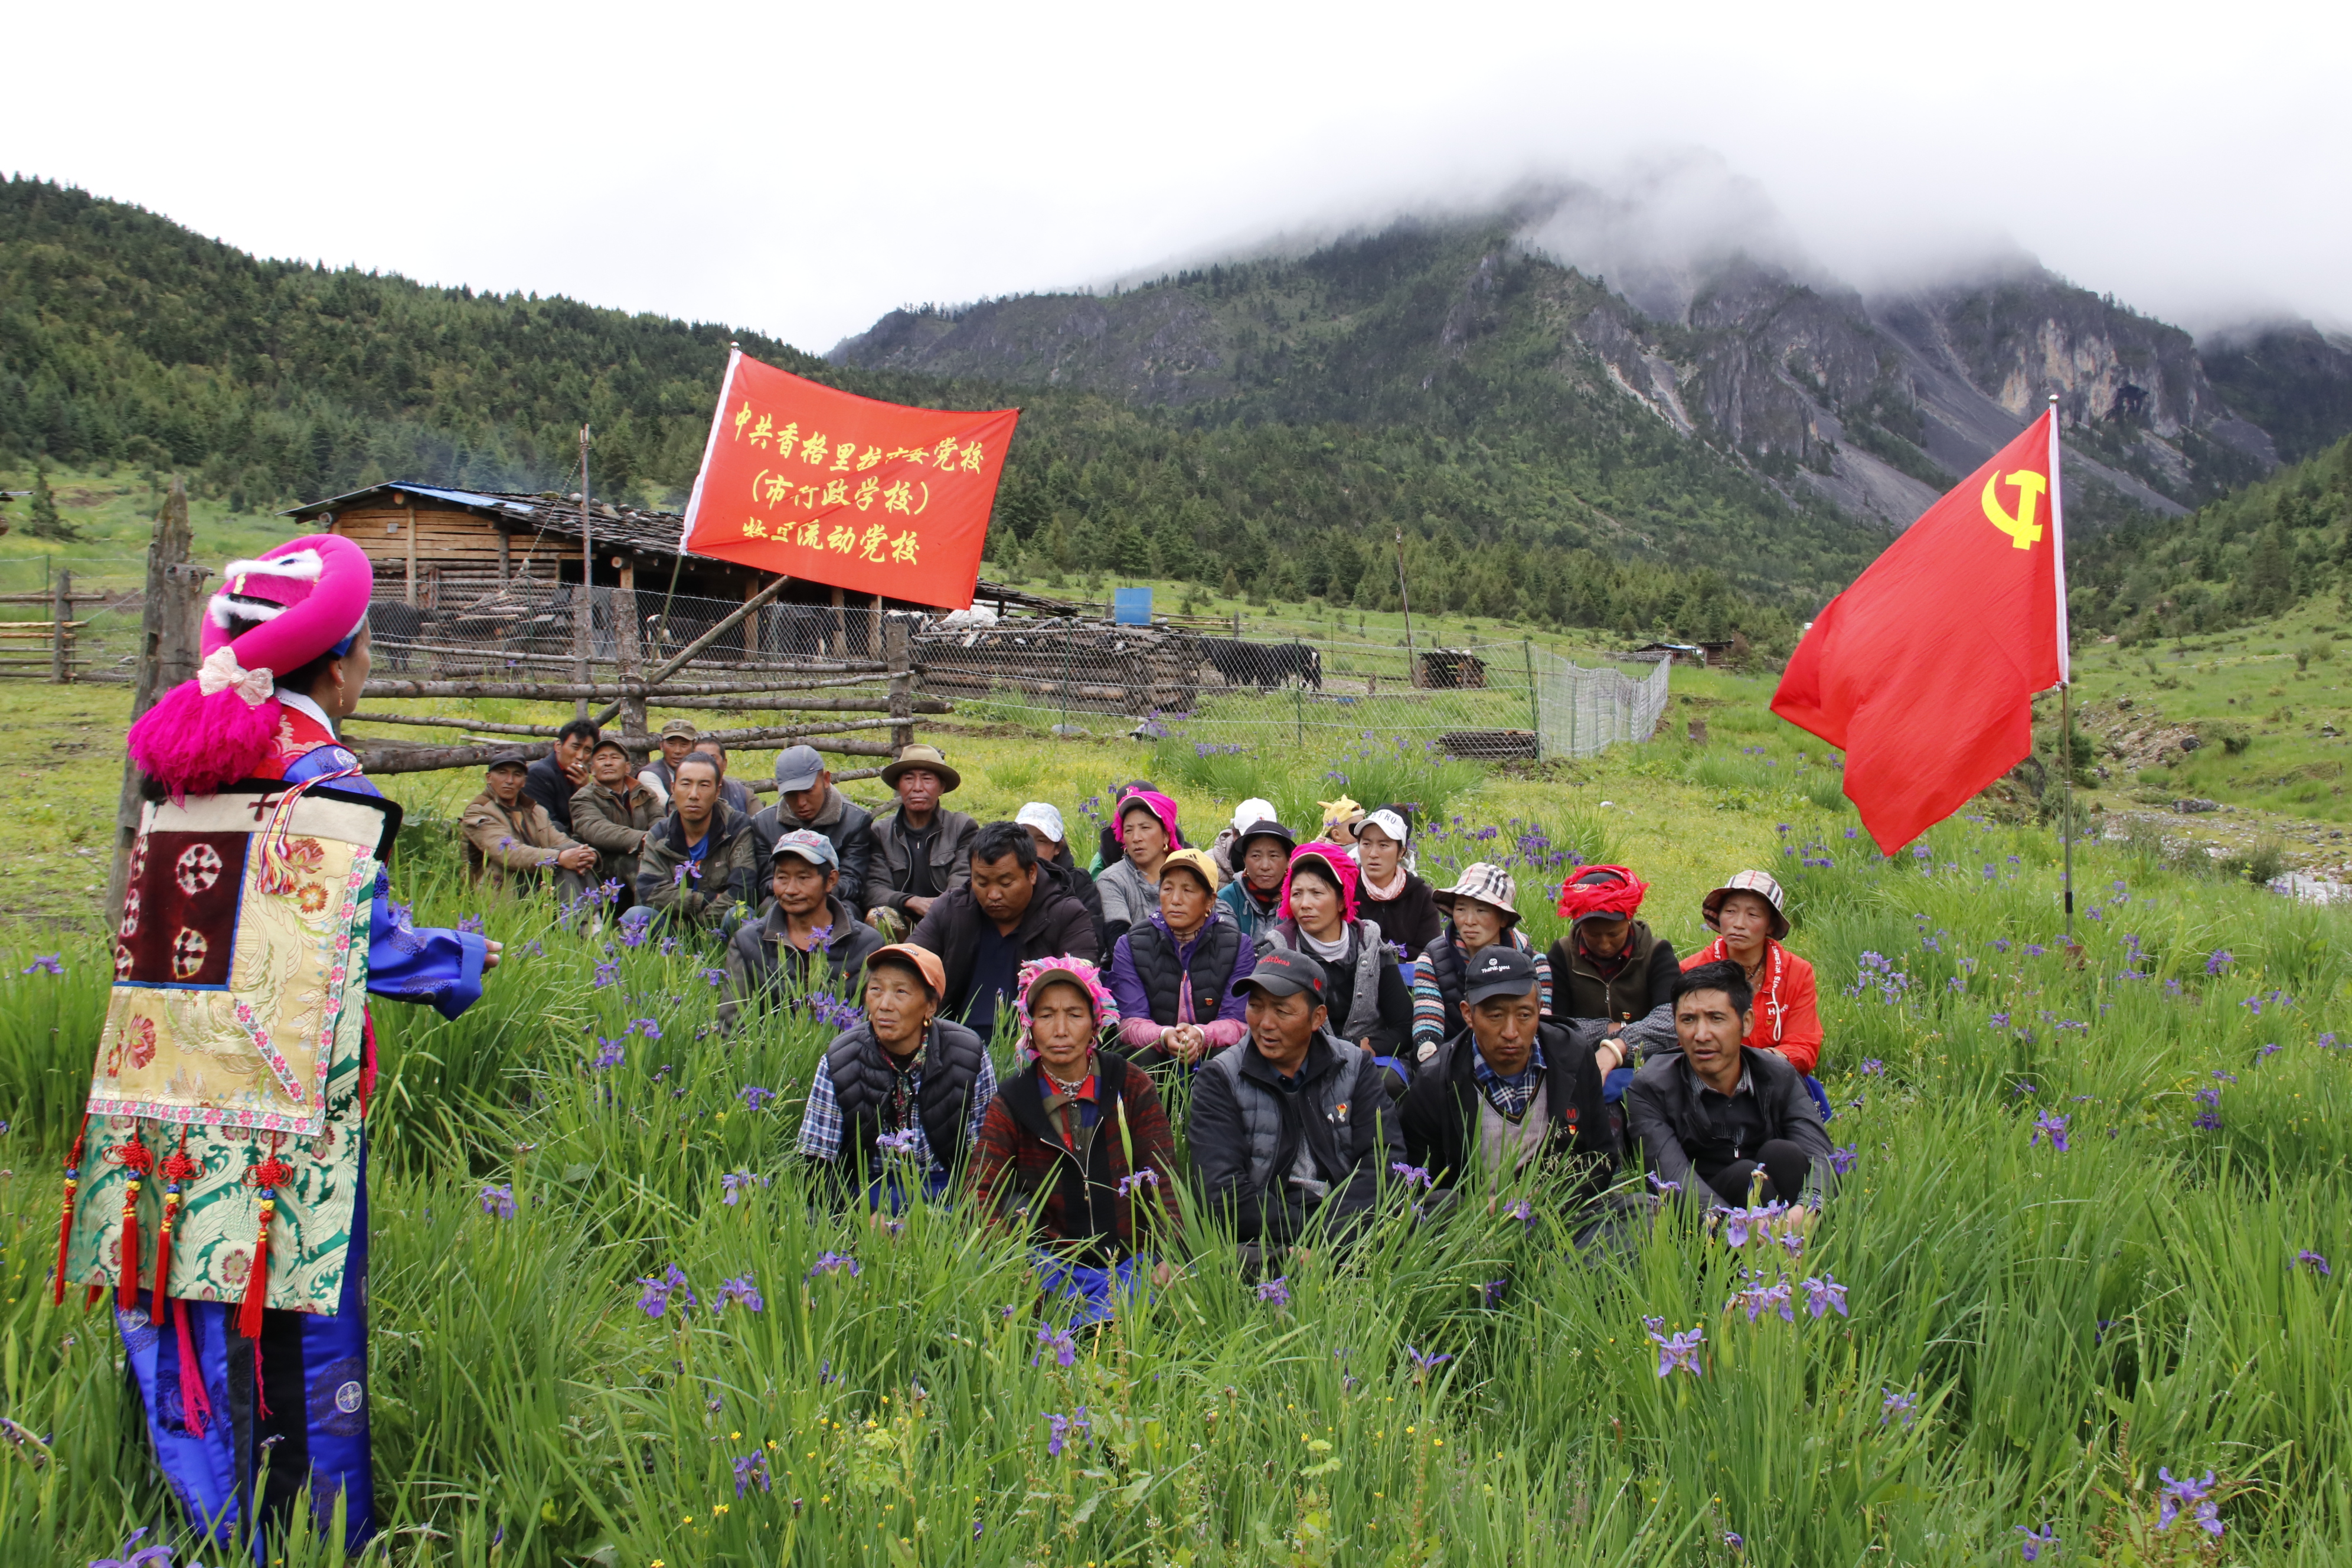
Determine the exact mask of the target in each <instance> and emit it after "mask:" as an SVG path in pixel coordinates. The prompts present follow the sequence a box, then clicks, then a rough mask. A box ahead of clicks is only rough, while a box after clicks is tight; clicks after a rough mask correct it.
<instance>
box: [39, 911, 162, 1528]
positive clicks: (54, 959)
mask: <svg viewBox="0 0 2352 1568" xmlns="http://www.w3.org/2000/svg"><path fill="white" fill-rule="evenodd" d="M60 956H61V955H60V954H58V953H54V952H45V953H43V954H41V955H40V956H39V957H38V958H36V959H35V960H33V962H32V963H28V964H26V965H25V967H24V968H22V969H20V970H18V971H17V972H16V973H19V974H63V973H65V972H66V966H65V965H64V964H63V963H60V962H58V960H59V958H60ZM142 1532H143V1531H142ZM138 1539H139V1537H138V1536H136V1535H134V1536H132V1537H131V1541H136V1540H138ZM130 1544H131V1542H123V1545H124V1546H125V1547H126V1548H128V1547H129V1545H130ZM147 1550H148V1551H150V1552H156V1551H161V1550H163V1549H162V1548H160V1547H153V1546H151V1547H149V1548H148V1549H147Z"/></svg>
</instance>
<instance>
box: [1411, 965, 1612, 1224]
mask: <svg viewBox="0 0 2352 1568" xmlns="http://www.w3.org/2000/svg"><path fill="white" fill-rule="evenodd" d="M1462 999H1463V1011H1464V1012H1465V1014H1467V1015H1468V1016H1469V1019H1470V1026H1469V1027H1468V1028H1467V1029H1465V1030H1463V1031H1462V1032H1461V1033H1460V1034H1458V1035H1456V1036H1454V1037H1453V1038H1452V1039H1450V1040H1447V1041H1446V1042H1445V1043H1444V1044H1443V1045H1441V1046H1440V1047H1438V1048H1437V1050H1436V1051H1435V1052H1434V1053H1433V1055H1432V1056H1431V1057H1430V1058H1428V1059H1427V1060H1425V1061H1423V1063H1422V1064H1421V1066H1420V1068H1418V1069H1417V1070H1416V1071H1415V1072H1414V1074H1413V1079H1412V1087H1411V1088H1410V1089H1407V1090H1406V1091H1405V1097H1404V1101H1403V1104H1402V1107H1401V1110H1402V1121H1403V1124H1404V1146H1405V1159H1406V1160H1407V1161H1408V1162H1409V1163H1412V1164H1414V1165H1417V1166H1421V1167H1423V1168H1424V1169H1426V1170H1427V1171H1428V1172H1429V1174H1430V1179H1431V1181H1432V1182H1433V1184H1436V1185H1438V1186H1451V1185H1453V1184H1456V1183H1458V1182H1460V1181H1462V1180H1463V1179H1464V1178H1465V1176H1466V1174H1467V1173H1468V1172H1469V1170H1470V1168H1471V1164H1472V1162H1473V1161H1474V1159H1475V1163H1477V1165H1478V1166H1480V1167H1481V1168H1483V1170H1484V1171H1485V1173H1486V1174H1487V1175H1488V1176H1494V1177H1500V1178H1503V1179H1507V1178H1508V1177H1509V1176H1510V1174H1511V1173H1513V1172H1516V1171H1517V1170H1518V1169H1519V1168H1520V1167H1521V1166H1523V1165H1526V1164H1528V1163H1529V1162H1539V1163H1543V1164H1545V1165H1546V1166H1547V1167H1553V1166H1556V1167H1557V1168H1558V1171H1557V1179H1558V1180H1559V1182H1561V1183H1562V1184H1563V1185H1562V1186H1561V1188H1560V1190H1559V1195H1560V1196H1562V1197H1564V1198H1566V1199H1568V1200H1569V1202H1570V1205H1571V1206H1581V1205H1583V1204H1584V1203H1587V1202H1589V1201H1591V1199H1593V1198H1595V1197H1597V1196H1599V1194H1601V1191H1602V1190H1603V1189H1604V1188H1606V1187H1607V1186H1608V1184H1609V1181H1610V1178H1611V1176H1612V1174H1613V1173H1614V1172H1615V1169H1616V1164H1617V1145H1616V1139H1615V1136H1614V1135H1613V1134H1612V1132H1611V1131H1610V1126H1609V1116H1608V1110H1607V1108H1606V1107H1605V1106H1604V1105H1603V1104H1602V1103H1601V1069H1600V1066H1599V1064H1598V1063H1597V1062H1596V1061H1595V1060H1594V1059H1593V1049H1592V1047H1591V1045H1590V1044H1580V1043H1579V1042H1578V1041H1577V1040H1576V1039H1575V1038H1574V1037H1572V1036H1571V1034H1570V1031H1569V1030H1568V1029H1566V1028H1563V1027H1561V1026H1558V1025H1554V1024H1549V1023H1546V1022H1544V1020H1543V990H1542V979H1541V976H1540V975H1539V974H1538V972H1537V968H1536V961H1535V958H1534V956H1533V955H1532V954H1530V953H1527V952H1520V951H1519V950H1518V949H1517V948H1514V947H1509V946H1507V945H1504V944H1501V943H1497V944H1496V945H1494V946H1491V947H1488V948H1486V949H1484V950H1482V951H1481V952H1478V953H1477V954H1476V955H1475V957H1473V958H1472V959H1471V961H1470V963H1469V966H1468V969H1467V971H1466V973H1465V975H1464V983H1463V998H1462Z"/></svg>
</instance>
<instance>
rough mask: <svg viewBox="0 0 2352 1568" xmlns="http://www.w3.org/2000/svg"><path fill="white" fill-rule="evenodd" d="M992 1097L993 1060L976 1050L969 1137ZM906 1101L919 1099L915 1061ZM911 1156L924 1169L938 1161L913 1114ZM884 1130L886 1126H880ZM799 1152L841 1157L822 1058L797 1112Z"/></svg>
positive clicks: (828, 1159) (834, 1103)
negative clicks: (977, 1064) (976, 1072)
mask: <svg viewBox="0 0 2352 1568" xmlns="http://www.w3.org/2000/svg"><path fill="white" fill-rule="evenodd" d="M995 1098H996V1064H995V1063H994V1062H992V1061H991V1060H989V1058H988V1053H987V1052H986V1051H982V1052H981V1054H980V1078H979V1079H978V1081H976V1082H975V1083H973V1085H972V1086H971V1141H972V1142H975V1143H977V1142H979V1141H980V1124H981V1122H982V1121H983V1120H985V1119H986V1117H987V1115H988V1102H989V1101H990V1100H994V1099H995ZM907 1101H908V1104H910V1105H920V1104H921V1103H922V1102H923V1069H922V1068H921V1067H920V1066H917V1067H916V1068H915V1069H914V1070H913V1071H912V1072H910V1073H908V1075H907ZM912 1126H913V1129H914V1133H915V1155H914V1157H915V1160H916V1162H917V1163H918V1164H919V1166H920V1167H921V1168H922V1169H924V1170H929V1169H930V1168H931V1167H932V1166H933V1165H935V1164H936V1163H938V1162H936V1161H934V1160H933V1159H932V1158H931V1141H930V1139H929V1136H928V1135H926V1134H925V1133H924V1131H923V1119H922V1118H921V1117H919V1116H918V1117H916V1118H914V1120H913V1122H912ZM884 1131H890V1129H887V1128H886V1129H884ZM800 1152H802V1153H803V1154H804V1155H806V1156H807V1157H808V1158H810V1159H812V1160H823V1161H824V1162H825V1163H828V1164H830V1163H832V1162H834V1161H835V1160H837V1159H839V1158H840V1157H841V1102H840V1101H839V1100H835V1098H834V1094H833V1075H832V1074H831V1073H829V1072H827V1071H825V1070H824V1060H823V1059H822V1058H820V1059H819V1060H818V1062H817V1069H816V1081H815V1082H814V1083H812V1084H811V1085H809V1097H808V1106H807V1108H806V1109H805V1110H803V1111H802V1112H801V1141H800Z"/></svg>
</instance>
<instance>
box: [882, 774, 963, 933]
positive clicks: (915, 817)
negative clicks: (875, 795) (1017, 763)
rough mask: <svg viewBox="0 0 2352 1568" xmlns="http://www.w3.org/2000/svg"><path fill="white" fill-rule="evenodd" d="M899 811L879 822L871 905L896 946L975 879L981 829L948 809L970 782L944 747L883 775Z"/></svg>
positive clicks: (961, 815) (883, 779) (883, 930)
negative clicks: (946, 801)
mask: <svg viewBox="0 0 2352 1568" xmlns="http://www.w3.org/2000/svg"><path fill="white" fill-rule="evenodd" d="M882 782H883V783H884V784H887V785H889V787H890V788H891V789H892V790H894V791H896V792H897V793H898V810H896V811H893V812H887V813H886V814H884V815H883V816H879V817H877V818H876V819H875V821H874V829H873V831H874V868H873V870H872V872H871V874H870V875H869V877H868V879H867V882H866V892H865V897H864V900H863V902H865V903H866V905H867V906H868V909H867V912H866V921H867V923H868V924H870V925H872V926H873V927H874V929H875V930H877V931H880V932H881V933H882V934H883V935H884V936H886V937H889V938H891V939H892V940H894V941H895V940H897V939H898V938H899V937H903V936H905V935H906V933H907V932H908V931H911V930H913V929H914V926H915V922H916V921H919V920H921V919H922V918H923V917H924V916H925V915H927V914H929V913H930V912H931V904H932V902H933V900H937V899H938V898H939V897H940V895H942V894H944V893H946V892H948V891H950V889H956V888H961V887H962V886H963V885H964V884H965V883H966V882H968V881H970V880H971V839H972V835H974V834H976V833H978V832H979V831H980V824H978V823H977V822H974V821H973V820H972V819H971V817H969V816H965V815H964V814H963V813H962V812H961V811H950V810H948V809H947V808H946V807H944V806H942V805H940V796H942V795H951V794H953V793H954V792H955V791H956V790H957V789H959V788H961V786H962V784H963V775H962V774H961V773H958V772H956V770H955V769H954V768H952V767H950V766H949V765H948V760H947V758H946V757H945V756H943V755H941V754H940V750H939V748H938V747H936V746H920V745H917V746H908V747H906V748H905V749H903V750H902V751H900V752H899V753H898V758H897V760H896V761H894V762H892V763H890V765H889V766H888V767H886V768H884V769H883V770H882Z"/></svg>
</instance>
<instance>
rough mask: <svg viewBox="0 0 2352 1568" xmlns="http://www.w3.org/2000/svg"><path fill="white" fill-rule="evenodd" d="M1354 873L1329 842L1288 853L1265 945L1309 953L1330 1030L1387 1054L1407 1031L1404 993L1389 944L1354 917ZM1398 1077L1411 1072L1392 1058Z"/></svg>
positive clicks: (1408, 1006)
mask: <svg viewBox="0 0 2352 1568" xmlns="http://www.w3.org/2000/svg"><path fill="white" fill-rule="evenodd" d="M1360 876H1361V873H1360V871H1359V870H1358V869H1357V867H1356V862H1355V861H1354V860H1352V859H1350V858H1349V856H1348V852H1347V851H1346V850H1345V849H1342V848H1341V847H1339V846H1338V845H1336V844H1326V843H1322V842H1319V841H1318V842H1317V843H1313V844H1302V845H1300V846H1299V847H1298V848H1297V850H1296V851H1295V852H1293V853H1292V855H1291V857H1290V870H1289V873H1288V875H1287V876H1286V878H1285V879H1284V881H1283V887H1282V907H1281V913H1280V918H1279V919H1277V920H1276V921H1275V923H1274V925H1273V927H1272V928H1271V929H1270V930H1269V931H1267V932H1266V934H1265V939H1264V944H1265V947H1286V948H1290V949H1292V950H1293V951H1295V952H1307V953H1312V954H1313V955H1314V956H1315V958H1316V960H1317V962H1318V963H1321V964H1322V965H1323V969H1324V973H1326V974H1327V975H1328V977H1329V989H1328V991H1327V993H1326V994H1325V1005H1327V1006H1328V1007H1329V1008H1330V1010H1331V1024H1330V1028H1331V1032H1332V1033H1333V1034H1335V1035H1337V1036H1339V1037H1340V1038H1341V1039H1343V1040H1346V1041H1347V1042H1348V1043H1349V1044H1350V1045H1356V1046H1362V1047H1367V1048H1368V1049H1370V1051H1371V1052H1372V1053H1373V1054H1374V1055H1375V1056H1379V1057H1382V1058H1394V1057H1396V1055H1397V1053H1398V1052H1399V1051H1400V1050H1401V1049H1402V1047H1403V1046H1404V1042H1405V1038H1406V1037H1407V1036H1409V1035H1410V1034H1411V1033H1412V992H1411V991H1410V990H1408V989H1407V988H1406V986H1405V983H1404V974H1403V972H1402V970H1401V969H1400V968H1399V967H1398V963H1397V952H1396V949H1395V948H1393V947H1391V945H1390V944H1389V942H1388V940H1387V938H1386V937H1384V936H1383V935H1382V934H1381V928H1380V926H1379V924H1378V923H1377V922H1375V921H1369V920H1363V919H1360V918H1359V916H1358V912H1357V906H1356V895H1357V884H1358V879H1359V878H1360ZM1396 1071H1397V1073H1398V1075H1399V1077H1400V1078H1407V1079H1409V1078H1410V1077H1411V1076H1412V1075H1411V1073H1410V1072H1408V1071H1407V1070H1406V1069H1405V1068H1404V1066H1403V1064H1402V1062H1399V1063H1397V1066H1396Z"/></svg>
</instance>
